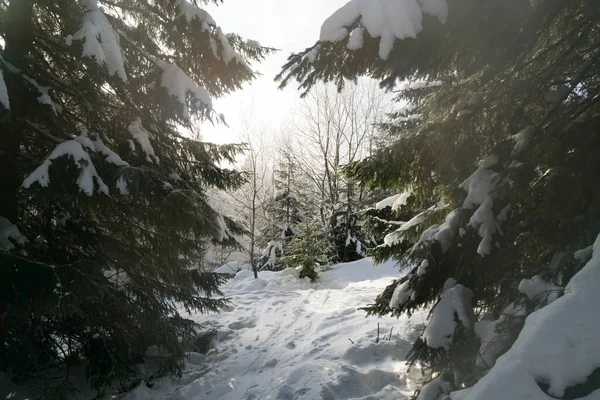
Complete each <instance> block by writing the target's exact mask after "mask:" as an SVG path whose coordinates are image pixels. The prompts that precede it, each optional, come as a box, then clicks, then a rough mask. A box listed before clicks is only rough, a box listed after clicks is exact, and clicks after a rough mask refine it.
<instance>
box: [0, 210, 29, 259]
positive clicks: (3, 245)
mask: <svg viewBox="0 0 600 400" xmlns="http://www.w3.org/2000/svg"><path fill="white" fill-rule="evenodd" d="M13 242H14V243H13ZM27 242H28V240H27V238H26V237H25V236H23V235H22V234H21V232H20V231H19V228H17V226H16V225H15V224H13V223H12V222H10V221H9V220H8V219H7V218H6V217H3V216H0V251H11V250H14V249H15V243H16V244H17V245H19V246H24V245H25V243H27Z"/></svg>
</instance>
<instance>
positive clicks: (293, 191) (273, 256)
mask: <svg viewBox="0 0 600 400" xmlns="http://www.w3.org/2000/svg"><path fill="white" fill-rule="evenodd" d="M297 174H298V171H297V170H296V167H295V165H294V161H293V159H292V157H291V154H290V153H289V152H284V154H283V155H282V159H281V160H280V161H279V162H278V163H277V165H276V167H275V170H274V172H273V188H274V195H273V199H272V200H271V201H270V203H269V204H267V206H266V212H267V214H268V215H269V219H270V223H269V225H268V226H267V227H266V230H267V231H266V232H264V233H263V234H262V239H263V241H264V242H266V243H265V244H264V247H263V248H264V250H263V256H262V258H261V269H266V270H280V269H284V268H285V267H286V265H285V263H284V255H285V253H286V250H287V249H288V247H289V243H290V241H291V240H292V238H293V237H294V235H296V234H297V233H298V232H299V224H301V223H302V220H303V218H304V213H303V211H302V204H301V201H300V196H301V194H300V192H299V190H298V189H299V184H298V181H297Z"/></svg>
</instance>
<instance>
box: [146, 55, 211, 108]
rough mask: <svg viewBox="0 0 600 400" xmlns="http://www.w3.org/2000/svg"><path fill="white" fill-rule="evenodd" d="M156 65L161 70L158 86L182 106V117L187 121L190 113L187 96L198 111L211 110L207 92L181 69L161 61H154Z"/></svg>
mask: <svg viewBox="0 0 600 400" xmlns="http://www.w3.org/2000/svg"><path fill="white" fill-rule="evenodd" d="M155 62H156V65H157V66H158V67H159V68H161V69H162V76H161V81H160V86H161V87H163V88H165V89H166V90H167V93H168V94H169V96H172V97H174V98H175V99H177V101H179V103H181V105H182V106H183V115H184V118H185V119H189V117H190V112H189V110H188V107H187V94H188V92H189V93H191V94H192V96H193V98H194V99H195V100H196V104H195V106H196V107H197V108H200V109H208V110H211V109H212V99H211V98H210V94H209V93H208V91H207V90H206V89H205V88H203V87H202V86H198V85H197V84H196V82H194V81H193V80H192V78H190V77H189V76H188V75H187V74H186V73H185V72H183V70H182V69H181V68H179V67H178V66H177V65H174V64H169V63H167V62H164V61H161V60H155Z"/></svg>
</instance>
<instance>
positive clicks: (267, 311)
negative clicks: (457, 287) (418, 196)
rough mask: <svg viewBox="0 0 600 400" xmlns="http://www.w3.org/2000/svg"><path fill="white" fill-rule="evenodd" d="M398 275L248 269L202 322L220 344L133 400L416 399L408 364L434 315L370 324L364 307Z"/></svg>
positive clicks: (369, 267)
mask: <svg viewBox="0 0 600 400" xmlns="http://www.w3.org/2000/svg"><path fill="white" fill-rule="evenodd" d="M398 276H399V272H398V269H397V267H395V266H394V263H392V262H388V263H385V264H382V265H379V266H373V264H372V262H371V260H369V259H366V260H361V261H357V262H353V263H347V264H339V265H337V266H335V267H334V268H332V269H330V270H328V271H326V272H325V273H324V274H323V276H322V277H321V282H320V283H318V284H310V283H308V282H307V281H301V280H299V279H298V278H297V277H296V276H295V275H294V272H293V271H291V270H286V271H281V272H261V273H260V274H259V278H258V279H256V280H255V279H254V278H253V276H252V273H251V272H250V271H246V270H243V271H240V272H238V273H237V274H236V276H235V278H233V279H232V280H231V281H229V283H227V284H226V285H225V287H224V292H225V294H226V295H227V296H228V297H229V298H230V299H231V301H232V305H231V307H230V308H229V309H228V310H226V311H223V312H221V313H220V314H211V315H195V316H193V318H194V319H195V320H196V321H198V322H200V323H201V324H203V325H204V326H213V327H214V328H216V329H217V330H218V338H217V344H216V347H215V348H214V349H212V350H211V351H210V352H209V353H208V354H207V355H206V356H203V355H200V354H191V355H190V356H189V357H188V359H187V362H186V371H185V373H184V375H183V377H182V378H180V379H171V378H165V379H163V380H161V381H159V382H157V383H156V384H155V385H154V386H153V387H152V388H147V387H146V386H145V385H141V386H140V387H138V388H137V389H135V390H134V391H133V392H131V393H130V394H128V395H127V397H126V399H128V400H142V399H144V400H146V399H156V400H158V399H160V400H163V399H170V400H176V399H190V400H191V399H198V400H199V399H202V400H211V399H214V400H217V399H219V400H221V399H223V400H240V399H260V400H262V399H325V400H329V399H369V400H376V399H402V398H408V397H410V395H412V393H413V389H412V388H411V387H410V385H408V382H407V377H406V370H407V366H406V363H405V361H404V360H405V357H406V354H407V352H408V350H409V349H410V347H411V344H412V342H413V341H414V339H415V337H416V335H417V333H418V332H419V331H420V330H422V329H423V324H424V322H425V316H424V315H421V314H416V315H413V317H412V318H411V319H409V318H407V317H402V318H400V319H397V318H389V317H386V318H375V317H371V318H365V313H364V312H363V311H361V310H358V308H359V307H362V306H364V305H366V304H368V303H370V302H372V301H373V300H374V299H375V296H376V295H377V294H379V293H381V291H382V289H383V288H384V287H385V286H386V285H388V284H389V283H390V282H391V280H392V279H393V278H397V277H398ZM378 324H379V336H380V341H379V343H376V340H377V331H378V327H377V325H378ZM390 332H391V333H392V334H391V340H389V335H390Z"/></svg>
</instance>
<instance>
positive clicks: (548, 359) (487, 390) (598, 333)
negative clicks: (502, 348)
mask: <svg viewBox="0 0 600 400" xmlns="http://www.w3.org/2000/svg"><path fill="white" fill-rule="evenodd" d="M599 284H600V235H599V236H598V238H596V242H595V243H594V246H593V254H592V258H591V260H590V261H588V262H587V264H586V265H585V266H584V267H583V269H582V270H581V271H579V272H578V273H577V274H576V275H575V276H574V277H573V278H572V279H571V281H570V282H569V284H568V285H567V287H566V288H565V294H564V296H562V297H560V298H558V299H556V300H555V301H553V302H552V303H551V304H549V305H547V306H546V307H544V308H542V309H540V310H538V311H535V312H533V313H532V314H531V315H529V317H527V319H526V320H525V326H524V327H523V330H522V331H521V333H520V334H519V337H518V338H517V341H516V342H515V343H514V344H513V346H512V348H511V349H510V350H509V351H508V352H506V353H505V354H504V355H503V356H501V357H500V358H498V360H497V361H496V364H495V366H494V367H493V368H492V369H491V370H490V371H489V372H488V373H487V375H486V376H485V377H484V378H483V379H481V380H480V381H479V382H478V383H477V384H476V385H475V386H473V387H472V388H471V389H469V390H468V393H467V394H466V396H465V397H464V399H465V400H477V399H487V400H500V399H515V400H521V399H522V400H525V399H530V400H551V399H552V398H562V397H563V395H564V394H565V390H566V389H567V388H569V387H572V386H574V385H577V384H581V383H584V382H586V380H587V378H588V376H590V374H591V373H592V372H593V371H594V370H596V369H597V368H600V341H599V340H598V337H600V321H599V320H598V318H597V316H598V304H600V292H599V291H598V290H597V287H598V285H599ZM538 286H541V285H538ZM565 366H568V367H567V368H565ZM540 384H542V385H544V386H546V387H547V393H548V394H546V393H545V392H544V391H542V389H541V388H540ZM599 395H600V391H599V390H596V391H595V392H593V393H592V394H590V395H589V396H587V397H586V399H587V398H589V399H592V398H594V399H597V398H599Z"/></svg>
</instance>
